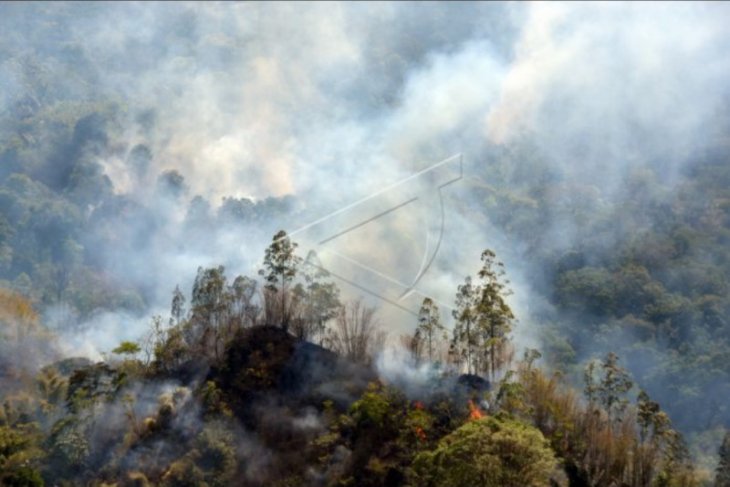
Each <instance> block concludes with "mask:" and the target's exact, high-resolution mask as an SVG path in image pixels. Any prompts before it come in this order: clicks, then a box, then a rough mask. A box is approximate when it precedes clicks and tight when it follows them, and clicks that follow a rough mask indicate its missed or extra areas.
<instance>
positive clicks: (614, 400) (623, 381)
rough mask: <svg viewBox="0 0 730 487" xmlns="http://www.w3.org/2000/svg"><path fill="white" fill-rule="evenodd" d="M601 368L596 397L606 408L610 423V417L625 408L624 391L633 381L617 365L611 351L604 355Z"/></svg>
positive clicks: (620, 412) (631, 385) (619, 413)
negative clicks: (601, 373) (601, 376)
mask: <svg viewBox="0 0 730 487" xmlns="http://www.w3.org/2000/svg"><path fill="white" fill-rule="evenodd" d="M601 368H602V369H603V378H602V379H601V383H600V385H599V386H598V398H599V399H600V400H601V403H602V404H603V407H604V408H605V409H606V413H607V414H608V422H609V424H610V423H611V419H612V417H614V418H615V417H616V416H619V415H621V414H622V413H623V412H624V410H625V409H626V406H627V405H628V400H627V399H626V393H627V392H629V391H630V390H631V388H632V387H633V386H634V383H633V382H632V381H631V378H630V376H629V373H628V372H627V371H626V369H624V368H622V367H620V366H619V365H618V355H616V354H615V353H613V352H609V353H608V354H607V355H606V358H605V359H604V360H603V363H601ZM614 413H615V414H614Z"/></svg>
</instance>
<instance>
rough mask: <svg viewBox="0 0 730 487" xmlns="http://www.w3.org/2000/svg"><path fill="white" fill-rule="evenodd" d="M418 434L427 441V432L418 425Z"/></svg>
mask: <svg viewBox="0 0 730 487" xmlns="http://www.w3.org/2000/svg"><path fill="white" fill-rule="evenodd" d="M416 436H417V437H418V439H419V440H421V441H426V432H425V431H423V428H421V427H420V426H416Z"/></svg>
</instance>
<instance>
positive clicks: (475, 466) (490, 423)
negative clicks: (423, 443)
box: [411, 417, 556, 487]
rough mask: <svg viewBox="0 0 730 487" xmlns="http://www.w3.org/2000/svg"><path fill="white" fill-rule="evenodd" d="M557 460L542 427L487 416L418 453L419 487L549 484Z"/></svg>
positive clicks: (415, 482)
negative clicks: (428, 449) (431, 447)
mask: <svg viewBox="0 0 730 487" xmlns="http://www.w3.org/2000/svg"><path fill="white" fill-rule="evenodd" d="M555 468H556V460H555V455H554V453H553V451H552V450H551V449H550V446H549V444H548V442H547V441H546V440H545V438H544V437H543V436H542V434H541V433H540V431H539V430H537V429H535V428H533V427H531V426H528V425H526V424H523V423H521V422H518V421H514V420H510V419H503V418H495V417H487V418H483V419H480V420H476V421H470V422H468V423H466V424H465V425H464V426H462V427H461V428H459V429H457V430H456V431H454V432H453V433H451V434H449V435H447V436H445V437H444V438H442V439H441V440H439V442H438V445H437V446H436V448H435V449H433V450H430V451H425V452H421V453H419V454H418V455H416V457H415V459H414V461H413V466H412V476H411V481H412V484H413V485H416V486H424V487H425V486H434V487H435V486H439V487H449V486H451V487H461V486H464V485H470V486H475V487H477V486H485V487H490V486H491V487H523V486H534V487H538V486H548V485H550V475H551V474H552V473H553V470H554V469H555Z"/></svg>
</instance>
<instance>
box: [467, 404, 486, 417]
mask: <svg viewBox="0 0 730 487" xmlns="http://www.w3.org/2000/svg"><path fill="white" fill-rule="evenodd" d="M483 417H484V413H482V411H481V410H480V409H479V406H477V405H476V404H474V402H473V401H471V400H470V401H469V420H470V421H474V420H477V419H482V418H483Z"/></svg>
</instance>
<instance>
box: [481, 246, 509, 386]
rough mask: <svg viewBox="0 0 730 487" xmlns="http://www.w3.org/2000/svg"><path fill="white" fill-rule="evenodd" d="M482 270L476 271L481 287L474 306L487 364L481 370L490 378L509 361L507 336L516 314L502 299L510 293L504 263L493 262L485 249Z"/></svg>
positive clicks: (491, 253)
mask: <svg viewBox="0 0 730 487" xmlns="http://www.w3.org/2000/svg"><path fill="white" fill-rule="evenodd" d="M481 260H482V268H481V269H480V270H479V274H478V276H479V279H481V284H480V285H479V287H478V293H477V294H478V297H477V304H476V313H475V315H476V320H477V326H478V327H479V331H480V333H481V334H482V336H483V337H484V339H483V341H482V351H483V353H485V354H486V355H487V358H488V362H487V363H485V364H484V366H483V368H484V369H488V373H489V375H490V376H491V377H492V379H494V378H495V375H496V373H497V371H498V370H499V369H501V368H502V366H504V364H505V362H507V361H508V359H509V351H508V346H509V337H508V334H509V332H510V331H512V328H513V326H514V321H515V315H514V313H513V312H512V309H511V308H510V307H509V305H508V304H507V302H506V301H505V298H506V297H507V296H509V295H510V294H511V293H512V291H511V290H509V289H508V287H507V286H508V284H509V281H507V280H506V279H504V275H505V271H504V264H502V263H501V262H498V261H497V260H496V255H495V254H494V252H492V251H491V250H489V249H487V250H485V251H484V252H482V257H481Z"/></svg>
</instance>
